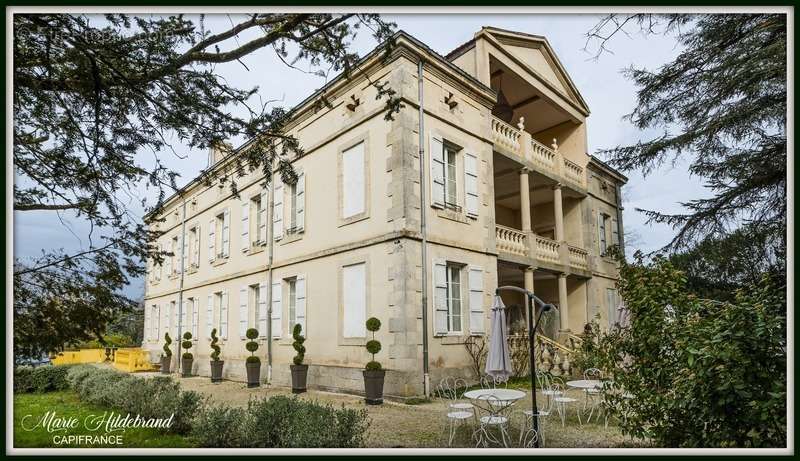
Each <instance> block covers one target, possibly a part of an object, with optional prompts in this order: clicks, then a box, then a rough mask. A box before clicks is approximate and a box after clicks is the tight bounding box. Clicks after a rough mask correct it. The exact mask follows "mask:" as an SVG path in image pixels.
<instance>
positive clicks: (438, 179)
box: [430, 135, 444, 208]
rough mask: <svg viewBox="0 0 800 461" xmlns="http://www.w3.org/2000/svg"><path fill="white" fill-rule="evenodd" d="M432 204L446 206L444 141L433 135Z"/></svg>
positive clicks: (431, 153) (431, 163)
mask: <svg viewBox="0 0 800 461" xmlns="http://www.w3.org/2000/svg"><path fill="white" fill-rule="evenodd" d="M430 147H431V148H430V157H431V160H430V165H431V205H432V206H434V207H439V208H444V142H443V141H442V138H439V137H436V136H433V135H431V142H430Z"/></svg>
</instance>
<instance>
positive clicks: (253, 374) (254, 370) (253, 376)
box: [245, 362, 261, 387]
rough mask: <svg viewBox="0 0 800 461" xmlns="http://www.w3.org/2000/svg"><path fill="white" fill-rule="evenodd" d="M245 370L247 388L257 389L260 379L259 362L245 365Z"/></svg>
mask: <svg viewBox="0 0 800 461" xmlns="http://www.w3.org/2000/svg"><path fill="white" fill-rule="evenodd" d="M245 368H246V369H247V387H258V386H259V385H260V378H261V362H256V363H249V362H248V363H245Z"/></svg>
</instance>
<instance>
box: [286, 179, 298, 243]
mask: <svg viewBox="0 0 800 461" xmlns="http://www.w3.org/2000/svg"><path fill="white" fill-rule="evenodd" d="M288 224H289V227H288V228H287V230H286V233H287V234H294V233H295V232H296V230H297V183H294V184H290V185H289V223H288Z"/></svg>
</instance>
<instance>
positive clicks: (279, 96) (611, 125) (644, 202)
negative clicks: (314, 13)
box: [14, 13, 708, 299]
mask: <svg viewBox="0 0 800 461" xmlns="http://www.w3.org/2000/svg"><path fill="white" fill-rule="evenodd" d="M384 18H385V19H388V20H390V21H393V22H395V23H396V24H397V28H398V29H402V30H404V31H406V32H408V33H409V34H411V35H413V36H414V37H416V38H418V39H419V40H421V41H422V42H424V43H426V44H427V45H428V46H430V47H431V48H432V49H434V50H435V51H437V52H438V53H440V54H442V55H444V54H447V53H448V52H449V51H451V50H452V49H454V48H456V47H457V46H458V45H460V44H462V43H464V42H466V41H468V40H469V39H471V38H472V37H473V35H474V34H475V32H477V31H478V30H479V29H480V28H481V27H482V26H493V27H499V28H503V29H509V30H513V31H519V32H525V33H530V34H536V35H543V36H545V37H546V38H547V40H548V41H549V42H550V44H551V46H552V47H553V49H554V50H555V52H556V54H557V55H558V58H559V59H560V60H561V62H562V64H563V65H564V67H565V68H566V70H567V72H568V73H569V75H570V77H571V78H572V80H573V81H574V82H575V85H576V86H577V88H578V90H579V91H580V93H581V95H582V96H583V98H584V99H585V100H586V102H587V104H588V106H589V109H590V111H591V115H590V116H589V118H588V121H587V128H588V143H589V153H590V154H593V155H597V151H599V150H602V149H608V148H612V147H615V146H618V145H627V144H631V143H635V142H637V141H639V140H645V139H649V138H651V137H653V136H654V135H657V134H659V133H657V132H647V131H641V130H639V129H638V128H636V127H634V126H633V125H631V124H630V123H628V122H627V121H625V120H623V117H624V116H625V115H626V114H628V113H630V112H631V111H632V110H633V108H634V107H635V103H636V87H635V85H634V84H633V83H632V82H631V81H629V80H628V79H626V78H625V77H624V76H623V75H622V73H621V70H622V69H624V68H626V67H629V66H631V65H635V66H637V67H644V68H647V69H650V70H655V69H657V68H658V67H659V66H661V65H663V64H665V63H667V62H669V61H671V60H672V59H674V57H675V56H677V54H678V53H679V51H680V48H679V47H678V45H677V43H676V40H675V39H674V37H672V36H661V35H656V36H648V37H645V36H642V35H640V34H638V33H631V34H630V35H629V36H628V35H624V34H619V35H618V36H616V37H615V38H614V39H613V41H612V42H610V44H609V45H608V47H609V48H610V50H611V52H610V53H604V54H602V55H601V56H600V57H599V58H597V59H595V53H594V51H593V50H592V51H586V50H584V47H585V45H586V32H587V31H589V30H590V29H591V28H592V26H594V25H595V24H596V23H597V22H598V21H599V19H600V18H601V17H600V16H597V15H590V14H541V13H536V14H533V13H532V14H520V13H515V14H506V15H503V14H499V15H487V14H452V13H449V14H393V15H384ZM240 19H242V17H237V16H233V15H232V16H231V17H228V16H227V15H209V16H207V17H206V20H205V24H204V25H205V27H206V28H207V29H210V30H212V31H215V30H217V29H219V30H222V29H223V28H227V27H230V24H231V21H233V22H234V23H235V22H238V21H237V20H240ZM631 32H634V30H633V29H631ZM251 38H252V36H240V37H239V38H238V40H239V41H240V42H241V43H244V42H246V41H247V40H248V39H251ZM228 45H229V46H230V47H233V46H236V41H235V40H233V41H230V42H229V44H228ZM375 45H376V43H375V41H374V40H373V39H372V37H370V36H369V35H368V34H367V33H366V32H363V33H362V34H361V36H359V37H358V38H357V39H356V40H355V42H354V49H355V50H356V51H358V53H359V54H360V55H364V54H366V53H367V52H368V51H369V50H371V49H372V48H373V47H374V46H375ZM242 62H243V64H244V65H246V68H245V67H244V66H243V65H242V64H240V63H228V64H223V65H219V66H217V68H216V69H215V71H216V72H218V73H219V74H221V75H222V76H223V77H224V78H226V79H227V80H228V82H229V83H231V84H234V85H237V86H239V87H240V88H249V87H254V86H258V87H259V88H260V90H259V96H260V97H261V98H262V99H263V100H277V101H278V102H277V104H280V105H283V106H285V107H291V106H293V105H295V104H297V103H299V102H300V101H302V100H303V99H305V98H306V97H307V96H308V95H310V94H311V93H312V92H314V91H315V90H316V89H317V88H319V87H321V86H322V85H323V84H324V83H325V80H324V79H323V78H321V77H318V76H315V75H311V74H309V73H305V72H302V71H299V70H293V69H289V68H287V67H286V66H285V65H284V64H282V63H281V62H280V61H279V60H278V58H277V57H276V56H275V54H274V52H273V51H272V50H271V49H263V50H259V51H258V52H256V53H253V54H251V55H248V56H246V57H245V58H243V59H242ZM298 66H299V65H298ZM301 142H302V140H301ZM234 145H238V143H237V142H234ZM173 148H174V149H175V151H176V152H178V153H179V154H180V157H176V156H175V155H174V154H172V153H168V152H162V153H160V154H158V155H159V158H160V159H161V161H162V162H163V163H165V164H166V165H167V166H169V167H170V168H172V169H173V170H175V171H177V172H179V173H180V174H181V177H179V178H178V180H177V183H178V186H183V185H184V184H186V183H187V182H189V181H191V180H192V179H193V178H194V177H195V176H196V175H197V174H198V173H199V171H200V170H202V169H203V168H205V167H206V163H207V152H200V151H196V150H195V151H192V150H190V149H188V148H186V147H184V146H182V145H180V144H179V143H177V142H176V143H175V144H174V145H173ZM153 155H154V154H153V153H142V158H141V163H142V164H143V165H145V166H146V165H148V164H152V158H153ZM598 156H599V157H600V158H603V156H602V155H598ZM626 175H627V176H628V178H629V181H628V184H627V185H626V186H625V187H624V188H623V206H624V207H625V210H624V215H623V221H624V226H625V234H626V246H627V248H628V249H629V250H637V249H638V250H642V251H644V252H651V251H654V250H657V249H659V248H661V247H663V246H664V245H665V244H667V243H668V242H669V241H670V240H671V239H672V237H673V236H674V234H675V232H674V230H673V229H672V228H671V227H669V226H666V225H655V224H651V225H647V224H646V223H645V221H646V218H645V216H644V215H643V214H642V213H640V212H638V211H636V209H637V208H642V209H651V210H658V211H661V212H666V213H672V212H681V211H683V209H682V207H681V206H680V203H681V202H686V201H689V200H691V199H696V198H700V197H704V196H707V195H708V194H707V192H706V190H705V188H704V187H703V184H702V182H701V180H700V179H699V178H697V177H692V176H690V175H689V173H688V171H687V164H685V163H677V164H675V165H672V164H668V165H666V166H665V167H663V168H661V169H659V170H656V171H654V172H653V173H651V174H650V175H648V176H647V177H646V178H644V177H642V175H641V174H640V173H638V172H635V171H632V172H627V173H626ZM142 197H144V198H148V199H149V200H150V203H153V202H154V201H155V197H156V191H154V190H148V189H147V188H146V186H145V185H144V184H143V185H142V186H141V187H140V188H139V189H138V190H136V191H132V193H131V196H130V198H129V199H130V206H131V208H132V210H133V211H134V212H139V214H140V215H141V214H143V213H142V210H141V206H140V205H138V204H137V201H138V199H139V198H142ZM88 233H89V229H88V226H87V225H86V224H85V223H83V222H81V221H80V220H77V219H75V218H74V216H71V215H70V214H69V213H62V214H61V215H60V216H56V215H54V214H53V213H52V212H24V213H15V220H14V235H15V236H14V255H15V257H16V258H22V259H26V258H30V257H32V256H37V255H39V254H41V252H42V251H43V250H49V249H56V248H63V249H64V250H65V251H76V250H78V249H85V248H87V246H88V244H89V242H88V239H87V236H88ZM95 241H96V240H95ZM631 252H632V251H631ZM143 292H144V280H143V279H142V280H135V281H134V282H133V283H131V285H130V286H129V287H128V288H127V290H126V294H127V295H128V296H131V297H133V298H137V299H138V298H139V297H141V296H142V295H143Z"/></svg>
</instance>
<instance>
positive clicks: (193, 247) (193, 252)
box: [188, 225, 200, 269]
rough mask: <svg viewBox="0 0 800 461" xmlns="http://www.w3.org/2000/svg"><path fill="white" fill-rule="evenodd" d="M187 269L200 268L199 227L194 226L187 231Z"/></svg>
mask: <svg viewBox="0 0 800 461" xmlns="http://www.w3.org/2000/svg"><path fill="white" fill-rule="evenodd" d="M188 240H189V267H190V268H192V269H197V268H198V267H200V226H198V225H195V226H192V227H191V228H190V229H189V237H188Z"/></svg>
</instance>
